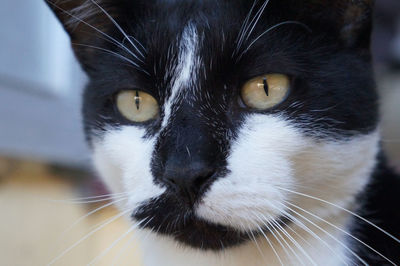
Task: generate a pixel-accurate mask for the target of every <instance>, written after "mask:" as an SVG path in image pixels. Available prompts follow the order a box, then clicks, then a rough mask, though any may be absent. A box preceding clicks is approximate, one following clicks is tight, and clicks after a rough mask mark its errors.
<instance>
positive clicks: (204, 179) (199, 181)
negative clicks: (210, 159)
mask: <svg viewBox="0 0 400 266" xmlns="http://www.w3.org/2000/svg"><path fill="white" fill-rule="evenodd" d="M214 173H215V172H214V171H212V172H209V173H207V174H205V175H201V176H199V177H197V178H196V179H195V180H194V182H193V183H194V186H195V187H196V188H197V189H198V190H199V191H200V190H203V187H204V186H205V185H206V184H207V183H208V182H209V181H210V180H211V179H212V177H213V176H214Z"/></svg>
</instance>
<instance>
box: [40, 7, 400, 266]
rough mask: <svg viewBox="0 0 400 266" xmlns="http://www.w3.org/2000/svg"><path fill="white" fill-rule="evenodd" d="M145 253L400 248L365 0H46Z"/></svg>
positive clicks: (180, 258) (213, 257)
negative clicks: (75, 63)
mask: <svg viewBox="0 0 400 266" xmlns="http://www.w3.org/2000/svg"><path fill="white" fill-rule="evenodd" d="M48 3H49V6H50V7H51V8H52V9H53V10H54V11H55V13H56V15H57V16H58V18H59V19H60V20H61V22H62V23H63V24H64V27H65V29H66V30H67V32H68V33H69V35H70V37H71V40H72V45H73V48H74V51H75V54H76V56H77V58H78V59H79V61H80V63H81V65H82V67H83V69H84V70H85V71H86V73H87V74H88V76H89V78H90V81H89V84H88V85H87V88H86V90H85V93H84V106H83V114H84V123H85V129H86V133H87V138H88V141H89V143H90V145H91V147H92V150H93V158H94V163H95V166H96V169H97V170H98V171H99V173H100V175H101V176H102V178H103V179H104V182H105V183H106V184H107V185H108V187H109V188H110V190H111V191H112V192H113V193H114V199H115V201H116V202H117V203H116V204H117V205H118V207H119V208H120V209H121V215H124V216H126V217H128V218H129V219H131V220H132V225H133V227H132V228H135V227H138V228H140V230H139V232H140V233H141V234H142V233H143V234H144V235H145V237H143V241H142V245H143V251H144V264H145V265H168V266H170V265H171V266H172V265H173V266H180V265H199V266H200V265H202V266H203V265H210V266H211V265H229V266H235V265H299V264H303V265H362V264H378V265H383V264H389V265H390V264H393V265H395V264H399V263H400V241H399V239H398V238H399V236H400V224H399V223H400V211H399V207H398V205H399V203H400V197H399V195H398V194H399V192H400V190H399V189H400V179H398V178H397V177H396V176H395V175H394V174H393V173H392V172H391V171H390V170H388V169H387V168H386V167H385V162H384V156H383V155H382V153H381V152H380V144H379V141H380V136H379V115H378V97H377V93H376V91H375V83H374V79H373V71H372V66H371V56H370V52H369V46H370V43H369V39H370V33H371V17H372V6H373V1H372V0H336V1H322V0H321V1H318V0H302V1H300V0H270V1H269V0H254V1H250V0H48Z"/></svg>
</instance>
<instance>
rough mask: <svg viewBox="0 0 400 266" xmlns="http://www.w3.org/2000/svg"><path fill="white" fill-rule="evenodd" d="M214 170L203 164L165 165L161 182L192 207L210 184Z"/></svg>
mask: <svg viewBox="0 0 400 266" xmlns="http://www.w3.org/2000/svg"><path fill="white" fill-rule="evenodd" d="M214 174H215V170H214V169H213V168H212V167H209V166H207V165H206V164H205V163H196V164H194V165H189V166H188V165H168V164H167V165H166V167H165V172H164V176H163V178H162V181H163V182H164V183H165V184H166V185H167V186H168V187H169V188H170V189H171V190H172V191H174V193H176V194H177V195H178V196H179V197H182V200H184V201H185V202H186V203H187V204H189V205H190V206H192V205H193V204H194V203H195V202H196V201H197V199H198V197H199V195H200V194H201V193H202V192H204V190H205V189H206V188H207V185H209V184H210V183H211V180H212V178H213V177H214Z"/></svg>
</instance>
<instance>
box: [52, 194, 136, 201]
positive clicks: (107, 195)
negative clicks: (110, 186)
mask: <svg viewBox="0 0 400 266" xmlns="http://www.w3.org/2000/svg"><path fill="white" fill-rule="evenodd" d="M128 193H130V192H120V193H110V194H104V195H98V196H91V197H82V198H73V199H64V200H63V201H65V202H71V201H72V202H74V201H83V200H96V199H100V198H108V199H111V198H112V197H113V196H120V195H126V194H128ZM55 201H57V200H55Z"/></svg>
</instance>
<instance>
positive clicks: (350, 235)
mask: <svg viewBox="0 0 400 266" xmlns="http://www.w3.org/2000/svg"><path fill="white" fill-rule="evenodd" d="M286 204H289V205H291V206H293V207H295V208H297V209H299V210H301V211H303V212H305V213H307V214H309V215H311V216H312V217H314V218H316V219H318V220H320V221H322V222H325V223H327V224H329V225H330V226H332V227H333V228H335V229H337V230H339V231H340V232H342V233H344V234H346V235H347V236H349V237H351V238H353V239H354V240H356V241H357V242H359V243H361V244H363V245H364V246H365V247H367V248H369V249H370V250H372V251H373V252H375V253H376V254H378V255H379V256H381V257H382V258H384V259H385V260H387V261H388V262H389V263H391V264H392V265H396V264H395V263H394V262H392V261H391V260H390V259H388V258H387V257H385V256H384V255H382V254H381V253H380V252H378V251H377V250H376V249H374V248H372V247H371V246H369V245H368V244H366V243H365V242H363V241H362V240H360V239H358V238H357V237H355V236H353V235H352V234H350V233H349V232H347V231H346V230H343V229H341V228H340V227H338V226H336V225H334V224H332V223H330V222H329V221H327V220H325V219H323V218H321V217H318V216H317V215H315V214H313V213H312V212H309V211H306V210H304V209H303V208H301V207H299V206H297V205H295V204H292V203H290V202H286Z"/></svg>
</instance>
